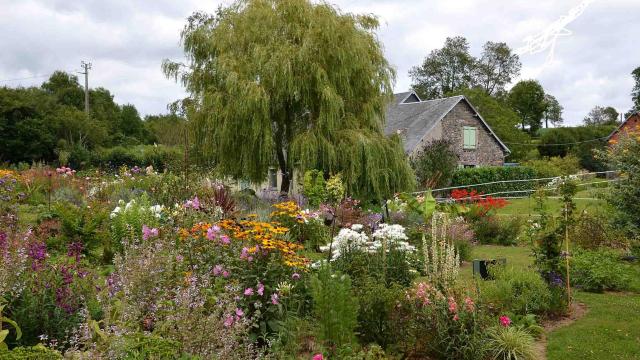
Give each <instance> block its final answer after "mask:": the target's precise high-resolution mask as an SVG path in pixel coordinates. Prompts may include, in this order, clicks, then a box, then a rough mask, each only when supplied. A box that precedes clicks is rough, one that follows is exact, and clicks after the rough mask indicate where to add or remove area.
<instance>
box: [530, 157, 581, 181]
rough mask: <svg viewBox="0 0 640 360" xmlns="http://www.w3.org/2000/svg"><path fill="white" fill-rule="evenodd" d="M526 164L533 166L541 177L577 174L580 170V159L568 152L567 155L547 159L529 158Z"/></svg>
mask: <svg viewBox="0 0 640 360" xmlns="http://www.w3.org/2000/svg"><path fill="white" fill-rule="evenodd" d="M523 165H524V166H526V167H529V168H532V169H534V170H535V171H536V173H537V174H538V176H540V177H544V178H547V177H557V176H568V175H573V174H577V173H578V172H579V171H580V169H581V168H580V159H578V158H577V157H576V156H575V155H572V154H568V155H567V156H565V157H559V156H554V157H551V158H547V159H539V160H529V161H526V162H524V163H523Z"/></svg>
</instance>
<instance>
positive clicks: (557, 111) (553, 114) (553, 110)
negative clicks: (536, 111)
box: [542, 94, 564, 128]
mask: <svg viewBox="0 0 640 360" xmlns="http://www.w3.org/2000/svg"><path fill="white" fill-rule="evenodd" d="M544 101H545V103H546V105H547V106H546V109H545V111H544V113H543V115H542V118H543V119H544V127H545V128H548V127H549V123H551V124H552V125H553V126H556V127H557V126H558V125H560V124H562V122H563V120H564V119H563V118H562V111H563V110H564V108H563V107H562V105H560V103H559V102H558V100H557V99H556V98H555V97H554V96H553V95H550V94H545V95H544Z"/></svg>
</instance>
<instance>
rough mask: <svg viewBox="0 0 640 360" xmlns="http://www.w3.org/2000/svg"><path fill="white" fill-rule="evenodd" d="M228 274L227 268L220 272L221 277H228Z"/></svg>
mask: <svg viewBox="0 0 640 360" xmlns="http://www.w3.org/2000/svg"><path fill="white" fill-rule="evenodd" d="M229 275H230V274H229V272H228V271H227V270H225V271H223V272H222V277H223V278H228V277H229Z"/></svg>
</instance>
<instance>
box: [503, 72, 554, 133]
mask: <svg viewBox="0 0 640 360" xmlns="http://www.w3.org/2000/svg"><path fill="white" fill-rule="evenodd" d="M508 102H509V104H510V105H511V108H512V109H513V110H514V111H515V112H516V113H517V114H518V116H520V119H521V120H522V130H524V129H525V127H528V128H529V133H531V134H535V133H536V132H537V131H538V129H540V127H541V121H542V117H543V115H544V112H545V110H546V109H547V102H546V101H545V98H544V89H543V88H542V86H541V85H540V83H539V82H538V81H536V80H521V81H519V82H518V83H517V84H516V85H515V86H514V87H512V88H511V90H509V95H508Z"/></svg>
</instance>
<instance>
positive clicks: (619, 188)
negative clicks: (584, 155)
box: [602, 136, 640, 237]
mask: <svg viewBox="0 0 640 360" xmlns="http://www.w3.org/2000/svg"><path fill="white" fill-rule="evenodd" d="M638 154H640V139H638V137H637V136H622V137H621V138H620V140H619V141H618V142H617V143H616V144H613V145H612V146H611V147H610V148H609V150H608V151H607V152H606V153H605V154H603V156H602V157H603V158H604V159H606V160H607V161H608V163H609V164H610V166H611V167H612V168H614V169H616V170H620V172H621V175H622V178H621V179H620V181H617V182H615V183H614V184H613V188H612V189H611V191H609V192H608V195H607V202H608V203H609V204H611V205H612V206H613V208H614V209H615V214H614V221H615V222H616V224H617V225H618V226H620V227H621V228H624V229H625V230H626V231H627V232H628V233H629V234H630V235H633V236H636V237H637V236H640V157H639V156H638Z"/></svg>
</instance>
